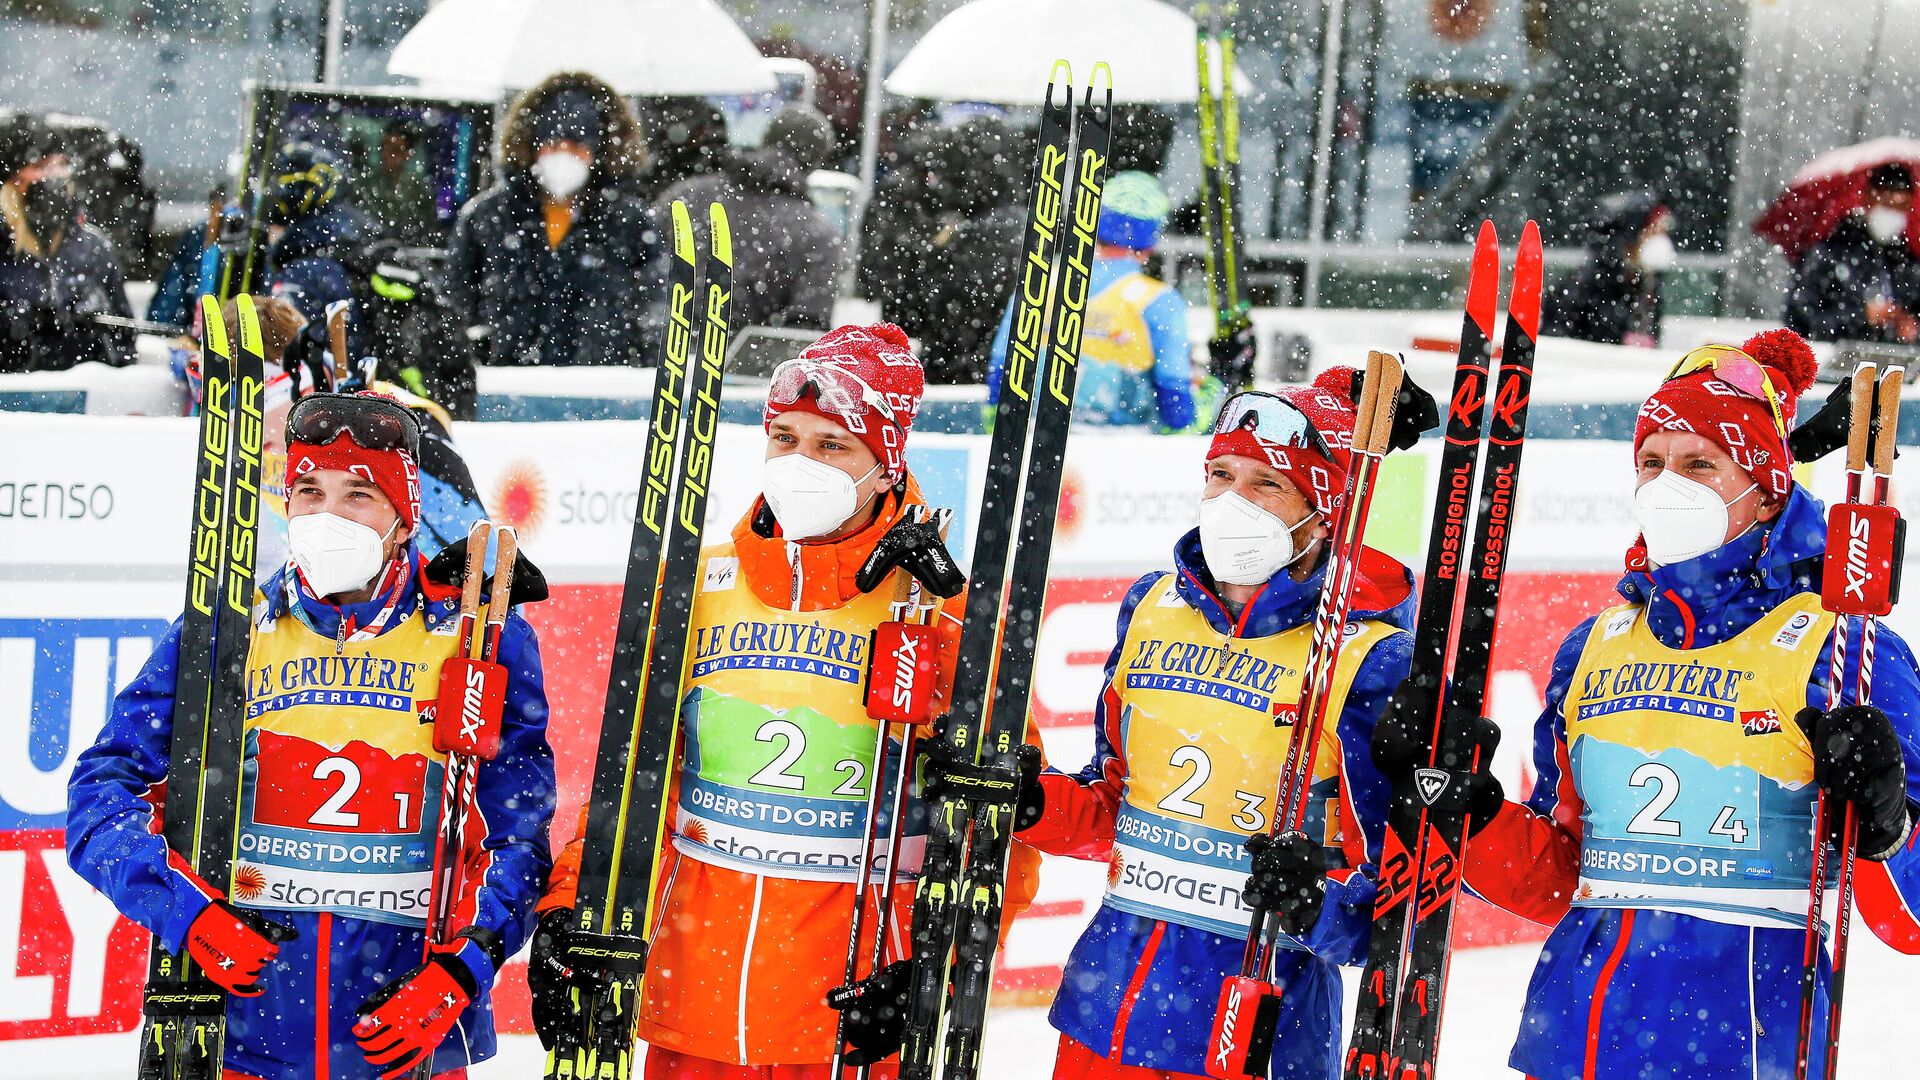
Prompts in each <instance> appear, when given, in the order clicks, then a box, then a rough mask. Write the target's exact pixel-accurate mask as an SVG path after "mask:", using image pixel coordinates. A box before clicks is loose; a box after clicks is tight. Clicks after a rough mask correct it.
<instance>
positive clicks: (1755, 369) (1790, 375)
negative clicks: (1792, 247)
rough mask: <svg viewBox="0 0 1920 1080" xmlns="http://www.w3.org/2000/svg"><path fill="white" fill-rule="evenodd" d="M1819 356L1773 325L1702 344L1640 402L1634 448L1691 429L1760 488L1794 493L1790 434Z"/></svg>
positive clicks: (1777, 495) (1774, 493)
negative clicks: (1734, 342) (1739, 341)
mask: <svg viewBox="0 0 1920 1080" xmlns="http://www.w3.org/2000/svg"><path fill="white" fill-rule="evenodd" d="M1818 369H1819V361H1817V360H1816V359H1814V355H1813V350H1812V349H1811V348H1809V347H1808V345H1807V343H1806V341H1805V340H1804V339H1803V338H1801V336H1800V335H1799V334H1796V333H1794V332H1793V331H1791V330H1787V329H1780V330H1768V331H1766V332H1765V333H1762V334H1755V335H1754V336H1753V337H1750V338H1748V339H1747V341H1746V344H1744V345H1742V346H1740V347H1739V348H1738V349H1736V348H1734V347H1733V346H1731V345H1703V346H1701V347H1700V348H1698V349H1695V350H1693V351H1692V352H1690V353H1688V354H1687V355H1686V356H1684V357H1682V358H1681V359H1680V362H1679V363H1678V364H1675V365H1674V368H1673V373H1672V374H1670V375H1668V376H1667V381H1666V382H1664V383H1661V384H1660V388H1659V389H1658V390H1655V391H1654V392H1653V395H1652V396H1651V397H1649V398H1647V402H1646V404H1644V405H1642V406H1641V407H1640V419H1639V421H1638V422H1637V423H1636V424H1635V425H1634V428H1633V451H1634V453H1635V454H1636V455H1637V454H1638V453H1639V452H1640V444H1641V443H1643V442H1645V441H1646V439H1647V436H1649V435H1651V434H1653V433H1654V432H1656V431H1690V432H1693V433H1694V434H1696V435H1699V436H1701V437H1703V438H1706V439H1708V440H1711V441H1712V442H1713V443H1714V444H1715V445H1717V446H1719V447H1720V448H1721V449H1723V450H1725V451H1726V452H1727V455H1728V456H1729V457H1731V458H1733V461H1734V464H1736V465H1738V466H1740V467H1741V468H1743V469H1745V470H1747V472H1748V473H1751V474H1752V476H1753V479H1754V480H1755V482H1757V483H1758V484H1759V485H1760V490H1761V491H1763V492H1766V493H1768V494H1770V495H1772V496H1773V497H1775V498H1785V497H1786V496H1787V494H1788V492H1790V491H1792V490H1793V453H1792V452H1791V451H1790V450H1788V449H1787V431H1788V430H1789V428H1790V427H1791V426H1792V424H1793V416H1794V411H1795V409H1796V408H1797V406H1798V404H1799V400H1800V395H1801V394H1802V393H1805V392H1806V389H1807V387H1809V386H1812V385H1813V376H1814V373H1815V372H1816V371H1817V370H1818Z"/></svg>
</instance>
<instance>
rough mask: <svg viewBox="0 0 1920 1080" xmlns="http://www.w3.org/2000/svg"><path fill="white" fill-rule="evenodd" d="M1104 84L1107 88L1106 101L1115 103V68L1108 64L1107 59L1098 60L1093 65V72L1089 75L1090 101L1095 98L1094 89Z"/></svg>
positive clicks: (1088, 89)
mask: <svg viewBox="0 0 1920 1080" xmlns="http://www.w3.org/2000/svg"><path fill="white" fill-rule="evenodd" d="M1103 84H1104V85H1105V86H1106V90H1105V91H1104V94H1105V101H1106V103H1107V104H1108V105H1111V104H1113V69H1112V68H1111V67H1108V66H1107V62H1106V61H1105V60H1101V61H1097V62H1096V63H1095V64H1094V65H1093V74H1091V75H1089V76H1087V100H1088V101H1089V102H1091V101H1092V100H1093V92H1094V89H1095V88H1096V87H1099V86H1101V85H1103Z"/></svg>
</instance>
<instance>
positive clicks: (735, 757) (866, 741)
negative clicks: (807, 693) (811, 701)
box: [681, 687, 873, 800]
mask: <svg viewBox="0 0 1920 1080" xmlns="http://www.w3.org/2000/svg"><path fill="white" fill-rule="evenodd" d="M681 715H682V719H683V721H684V722H685V724H686V730H687V740H686V767H687V770H688V771H689V772H690V773H692V774H694V775H696V776H698V777H700V778H701V779H702V780H704V781H707V782H709V783H713V784H718V785H721V786H724V787H730V788H744V789H746V790H749V791H764V792H769V793H781V794H787V795H793V796H799V797H804V798H816V799H848V800H855V799H864V798H865V797H866V794H867V784H868V782H869V779H870V778H871V777H872V775H873V725H872V724H871V723H867V722H860V723H853V724H842V723H840V722H838V721H836V720H835V719H834V718H833V717H831V716H828V715H826V714H825V713H822V712H820V711H818V710H816V709H812V708H809V707H808V706H806V705H796V706H793V707H791V708H770V707H768V706H765V705H761V704H759V703H758V702H754V701H749V700H747V699H745V698H739V697H732V696H730V695H727V694H722V693H718V692H716V691H714V690H712V689H709V688H707V687H699V688H696V689H695V690H694V691H693V692H692V693H690V694H689V695H687V701H686V703H685V705H684V706H683V707H682V714H681Z"/></svg>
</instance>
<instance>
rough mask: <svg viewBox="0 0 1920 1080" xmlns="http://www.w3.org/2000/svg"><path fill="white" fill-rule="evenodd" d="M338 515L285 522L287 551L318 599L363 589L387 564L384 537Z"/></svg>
mask: <svg viewBox="0 0 1920 1080" xmlns="http://www.w3.org/2000/svg"><path fill="white" fill-rule="evenodd" d="M399 527H400V519H399V518H397V517H396V518H394V519H393V528H391V529H388V530H387V535H386V536H381V535H380V534H379V533H377V532H374V531H373V530H372V529H371V528H368V527H367V526H365V525H362V524H360V523H359V522H357V521H353V520H350V519H348V518H343V517H341V516H339V515H338V514H328V513H319V514H302V515H300V516H299V517H296V518H291V519H289V520H288V521H287V548H288V550H289V551H290V552H291V553H292V555H293V563H294V565H295V566H298V567H299V568H300V572H301V573H302V574H304V575H306V579H307V584H308V585H309V586H311V587H312V588H313V591H314V592H316V593H318V594H320V595H321V596H332V595H334V594H336V593H344V592H352V591H354V590H355V589H363V588H365V587H366V585H367V583H368V582H370V581H372V580H373V576H374V575H375V574H378V573H379V572H380V568H381V567H383V566H385V565H386V564H387V550H386V548H387V538H388V537H391V536H392V535H393V533H394V530H395V529H398V528H399Z"/></svg>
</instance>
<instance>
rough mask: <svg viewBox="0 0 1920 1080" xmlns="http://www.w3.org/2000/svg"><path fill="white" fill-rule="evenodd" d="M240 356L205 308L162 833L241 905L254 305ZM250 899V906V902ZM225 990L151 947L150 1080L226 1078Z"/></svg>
mask: <svg viewBox="0 0 1920 1080" xmlns="http://www.w3.org/2000/svg"><path fill="white" fill-rule="evenodd" d="M235 306H236V309H237V312H238V315H239V321H240V327H239V330H240V352H239V355H238V356H237V357H236V356H235V354H234V351H233V349H232V348H231V345H230V342H229V340H228V338H227V326H226V322H225V320H223V319H222V318H221V317H220V304H219V301H217V300H215V299H214V298H212V297H204V298H202V300H201V322H202V328H201V334H202V348H201V353H202V370H203V372H204V375H205V383H204V387H205V389H204V396H203V398H202V405H201V413H200V438H199V442H198V457H197V460H196V463H195V465H194V485H193V518H192V528H191V541H190V543H189V545H188V549H187V593H186V596H187V600H186V610H185V613H184V615H183V619H182V623H181V630H180V662H179V675H178V681H177V682H176V683H175V692H174V711H173V731H172V735H171V742H170V744H169V748H168V754H167V791H166V801H165V805H164V809H163V820H162V827H161V831H162V835H163V836H165V837H166V841H167V847H168V848H170V849H171V850H172V851H173V852H175V853H176V854H178V855H179V856H180V858H181V859H183V860H184V861H185V862H186V864H187V866H188V867H190V868H191V869H192V870H193V872H194V873H195V874H196V875H198V876H199V878H200V879H201V880H202V881H205V882H206V883H208V884H209V885H211V886H213V887H214V888H216V889H219V890H220V891H221V893H222V894H223V895H227V896H231V895H232V894H233V889H232V885H233V853H234V848H235V847H236V845H237V844H238V843H239V826H240V760H241V734H242V730H243V726H244V724H245V719H246V683H245V676H246V664H247V645H248V640H249V628H250V616H251V613H252V610H253V564H254V554H255V540H256V526H257V525H258V523H259V516H260V513H259V512H260V442H261V435H262V433H263V432H264V430H265V425H264V424H263V423H262V420H261V406H262V404H263V395H262V389H263V385H264V384H263V382H262V368H263V363H262V360H261V354H260V344H261V343H260V324H259V320H258V318H257V317H256V315H255V313H254V309H253V300H252V298H251V297H248V296H241V297H240V298H239V299H238V300H237V302H236V305H235ZM241 899H244V897H242V898H241ZM226 1008H227V992H226V991H225V990H224V989H222V988H221V986H220V985H219V984H218V983H215V982H213V981H212V980H210V979H208V978H206V977H205V976H204V975H202V974H201V973H200V972H198V971H196V970H195V969H194V965H193V962H192V961H191V960H189V959H188V958H187V956H186V955H185V954H184V953H170V952H168V951H166V950H165V949H164V948H162V947H161V946H160V944H159V943H158V942H155V943H154V946H153V949H152V952H151V953H150V954H149V956H148V964H147V987H146V993H145V997H144V1002H143V1005H142V1009H141V1011H142V1012H143V1013H144V1014H145V1017H146V1020H145V1023H144V1027H143V1028H142V1030H141V1035H140V1073H139V1075H140V1077H141V1080H220V1075H221V1060H222V1056H223V1054H224V1052H225V1047H226Z"/></svg>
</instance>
